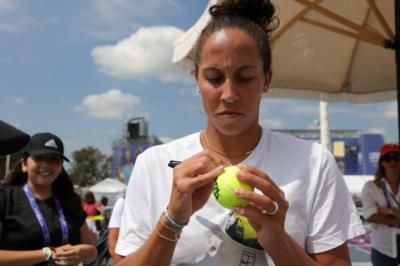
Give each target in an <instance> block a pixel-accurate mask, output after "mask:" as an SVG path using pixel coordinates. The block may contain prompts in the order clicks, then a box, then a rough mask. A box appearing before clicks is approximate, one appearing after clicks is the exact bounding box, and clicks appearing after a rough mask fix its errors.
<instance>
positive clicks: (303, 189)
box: [116, 129, 365, 266]
mask: <svg viewBox="0 0 400 266" xmlns="http://www.w3.org/2000/svg"><path fill="white" fill-rule="evenodd" d="M200 151H202V146H201V143H200V134H199V132H198V133H195V134H192V135H189V136H186V137H184V138H181V139H178V140H175V141H172V142H170V143H167V144H163V145H159V146H153V147H151V148H149V149H147V150H146V151H145V152H144V153H142V154H140V156H139V157H138V158H137V161H136V165H135V168H134V170H133V174H134V176H135V179H134V180H133V182H130V183H129V186H128V190H127V194H126V199H125V205H124V213H123V215H122V222H121V229H120V234H119V239H118V242H117V247H116V252H117V253H118V254H120V255H123V256H127V255H129V254H130V253H132V252H134V251H135V250H136V249H138V248H139V247H140V246H141V245H143V243H144V242H145V241H146V239H147V238H148V236H149V234H150V233H151V232H152V230H153V228H154V227H155V225H156V223H157V221H158V220H159V217H160V215H161V213H162V212H163V211H164V210H165V209H166V206H167V204H168V201H169V197H170V192H171V187H172V179H173V177H172V173H173V170H172V169H171V168H169V167H168V166H167V165H168V162H169V161H170V160H178V161H182V160H184V159H186V158H188V157H191V156H193V155H194V154H196V153H199V152H200ZM243 163H246V164H249V165H253V166H256V167H257V168H259V169H260V170H262V171H264V172H265V173H267V174H268V175H269V176H270V177H271V178H272V179H273V180H274V181H275V182H276V183H277V185H279V186H280V187H281V188H282V190H283V191H284V192H285V196H286V199H287V200H288V202H289V209H288V212H287V216H286V221H285V229H286V231H287V232H288V234H290V235H291V236H292V237H293V238H294V239H295V240H296V241H297V242H298V243H299V244H300V245H301V246H302V247H304V249H305V250H306V252H308V253H319V252H323V251H326V250H330V249H332V248H335V247H337V246H339V245H341V244H343V243H344V242H345V241H346V240H348V239H350V238H352V237H355V236H357V235H360V234H363V233H364V232H365V231H364V228H363V226H362V223H361V221H360V219H359V217H358V215H357V212H356V209H355V205H354V203H353V201H352V198H351V196H350V193H349V191H348V189H347V187H346V184H345V182H344V180H343V178H342V175H341V173H340V171H339V169H338V167H337V164H336V162H335V159H334V158H333V156H332V155H331V153H330V152H329V151H327V150H325V149H323V148H322V146H321V145H320V144H317V143H313V142H310V141H305V140H301V139H297V138H294V137H292V136H287V135H284V134H281V133H276V132H271V131H269V130H266V129H263V133H262V137H261V139H260V142H259V143H258V145H257V147H256V148H255V149H254V150H253V152H252V153H251V154H250V155H249V156H248V157H247V158H246V159H245V160H244V161H243ZM229 218H230V211H229V210H227V209H224V208H223V207H221V206H220V205H219V204H218V203H217V202H216V200H215V198H214V196H210V198H209V200H208V201H207V203H206V204H205V206H204V207H203V208H202V209H200V210H199V211H197V212H196V213H195V214H194V215H193V216H192V217H191V219H190V222H189V224H188V225H187V226H186V227H185V228H184V229H183V231H182V234H181V238H180V239H179V241H178V243H177V246H176V249H175V252H174V256H173V259H172V265H204V266H205V265H207V266H220V265H242V264H240V263H241V261H242V262H243V261H244V262H254V263H253V264H247V265H266V260H267V261H268V263H269V265H273V263H272V262H271V259H270V257H269V256H268V255H267V254H266V253H265V252H264V251H260V250H257V249H254V248H250V247H247V246H245V245H242V244H240V243H238V242H236V241H234V240H232V239H231V238H230V237H229V236H228V235H227V234H226V231H225V229H226V225H227V221H228V220H229Z"/></svg>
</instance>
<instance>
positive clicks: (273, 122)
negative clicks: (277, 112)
mask: <svg viewBox="0 0 400 266" xmlns="http://www.w3.org/2000/svg"><path fill="white" fill-rule="evenodd" d="M260 124H261V125H262V126H264V127H266V128H270V129H281V128H283V127H284V125H283V122H282V120H281V119H280V118H267V119H264V120H262V121H261V122H260Z"/></svg>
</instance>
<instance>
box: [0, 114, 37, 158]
mask: <svg viewBox="0 0 400 266" xmlns="http://www.w3.org/2000/svg"><path fill="white" fill-rule="evenodd" d="M30 138H31V137H30V136H29V135H28V134H26V133H25V132H23V131H21V130H19V129H17V128H15V127H14V126H12V125H10V124H8V123H6V122H4V121H3V120H0V155H7V154H13V153H16V152H17V151H19V150H21V149H22V148H23V147H25V145H26V144H27V143H28V141H29V139H30Z"/></svg>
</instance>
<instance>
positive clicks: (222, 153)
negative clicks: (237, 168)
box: [204, 130, 253, 158]
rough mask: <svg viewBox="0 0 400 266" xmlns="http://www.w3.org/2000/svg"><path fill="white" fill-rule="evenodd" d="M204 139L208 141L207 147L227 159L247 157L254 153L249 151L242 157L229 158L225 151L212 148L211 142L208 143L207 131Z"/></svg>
mask: <svg viewBox="0 0 400 266" xmlns="http://www.w3.org/2000/svg"><path fill="white" fill-rule="evenodd" d="M204 138H205V140H206V144H207V146H208V147H209V148H210V149H211V150H212V151H214V152H215V153H218V154H219V155H222V156H224V157H226V158H239V157H245V156H247V155H249V154H250V153H251V152H252V151H253V150H249V151H247V152H246V153H244V154H241V155H234V156H229V155H228V154H227V153H225V152H223V151H220V150H217V149H216V148H214V147H212V146H211V145H210V142H208V137H207V130H204Z"/></svg>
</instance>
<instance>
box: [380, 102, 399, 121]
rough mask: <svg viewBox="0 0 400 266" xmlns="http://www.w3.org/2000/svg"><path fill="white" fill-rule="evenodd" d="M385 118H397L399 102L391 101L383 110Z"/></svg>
mask: <svg viewBox="0 0 400 266" xmlns="http://www.w3.org/2000/svg"><path fill="white" fill-rule="evenodd" d="M382 113H383V116H384V117H385V118H397V102H390V103H389V104H387V105H385V106H384V107H383V110H382Z"/></svg>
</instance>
